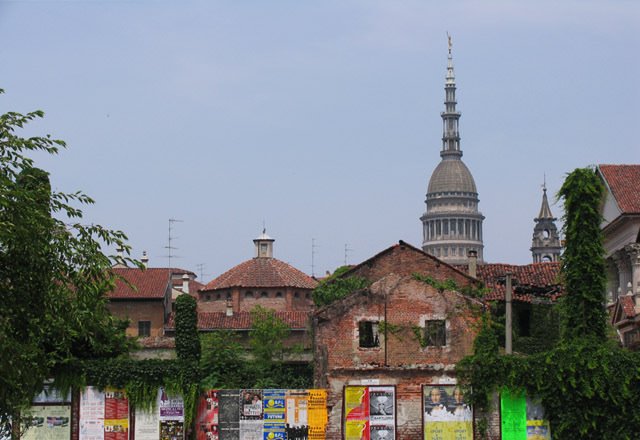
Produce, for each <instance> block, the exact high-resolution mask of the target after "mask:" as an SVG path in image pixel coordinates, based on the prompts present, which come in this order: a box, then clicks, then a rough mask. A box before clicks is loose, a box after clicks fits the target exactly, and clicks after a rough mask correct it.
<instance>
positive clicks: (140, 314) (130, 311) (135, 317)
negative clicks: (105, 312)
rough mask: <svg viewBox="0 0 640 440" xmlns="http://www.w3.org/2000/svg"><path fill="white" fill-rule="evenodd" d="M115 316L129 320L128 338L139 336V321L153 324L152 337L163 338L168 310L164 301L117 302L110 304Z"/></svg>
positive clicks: (128, 300)
mask: <svg viewBox="0 0 640 440" xmlns="http://www.w3.org/2000/svg"><path fill="white" fill-rule="evenodd" d="M108 307H109V310H110V311H111V314H112V315H113V316H117V317H118V318H120V319H128V320H129V326H128V327H127V336H138V321H150V322H151V334H150V336H163V335H164V324H165V314H166V309H165V306H164V299H160V300H151V299H150V300H143V299H140V300H131V299H127V300H115V299H112V300H111V301H110V302H109V304H108Z"/></svg>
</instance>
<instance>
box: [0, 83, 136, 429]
mask: <svg viewBox="0 0 640 440" xmlns="http://www.w3.org/2000/svg"><path fill="white" fill-rule="evenodd" d="M0 93H2V90H0ZM43 115H44V114H43V112H41V111H35V112H31V113H27V114H20V113H17V112H8V113H5V114H3V115H0V291H1V292H2V300H3V301H2V307H1V308H0V353H2V356H0V371H2V374H0V426H1V425H4V424H5V422H6V421H7V418H8V417H9V416H10V415H11V414H12V413H15V411H16V410H18V409H19V408H22V407H25V406H28V405H29V403H30V401H31V398H32V397H33V396H34V395H35V394H36V393H37V392H39V391H40V389H41V387H42V383H43V381H44V379H46V378H47V377H52V376H54V375H55V372H56V371H57V370H59V369H61V368H64V366H65V365H68V364H70V363H71V362H73V361H74V360H75V359H78V358H86V357H91V358H106V357H113V356H117V355H119V354H121V353H126V352H127V350H128V347H129V345H128V342H127V340H126V337H125V335H124V330H123V326H122V323H120V322H119V321H118V320H116V319H114V318H113V317H112V316H111V315H110V314H109V312H108V310H107V307H106V298H105V292H106V291H107V290H109V289H111V288H112V287H113V283H114V280H113V275H112V274H111V273H110V271H109V269H110V268H111V266H112V264H113V262H114V258H115V257H109V256H107V255H105V254H104V253H103V251H102V249H103V246H105V245H107V246H114V247H116V246H118V247H123V248H124V249H125V250H127V251H128V249H129V248H128V246H126V243H125V240H126V237H125V235H124V234H123V233H122V232H120V231H110V230H108V229H105V228H103V227H101V226H98V225H89V226H87V225H83V224H82V223H81V221H82V211H81V210H80V209H78V208H77V207H74V206H72V204H79V205H87V204H91V203H93V200H91V199H90V198H89V197H87V196H86V195H84V194H82V193H80V192H76V193H72V194H65V193H59V192H55V191H52V190H51V186H50V184H49V178H48V174H47V173H46V172H45V171H43V170H41V169H38V168H37V167H36V166H35V164H34V161H33V159H32V158H30V157H29V155H32V154H33V153H37V152H44V153H49V154H56V153H57V151H58V148H61V147H64V146H65V144H64V142H63V141H60V140H55V139H52V138H51V137H50V136H49V135H47V136H33V137H28V138H26V137H22V136H21V135H20V131H21V130H22V129H23V128H24V127H25V126H26V125H27V124H28V123H29V122H31V121H33V120H35V119H38V118H41V117H43ZM127 260H128V261H131V260H130V259H127Z"/></svg>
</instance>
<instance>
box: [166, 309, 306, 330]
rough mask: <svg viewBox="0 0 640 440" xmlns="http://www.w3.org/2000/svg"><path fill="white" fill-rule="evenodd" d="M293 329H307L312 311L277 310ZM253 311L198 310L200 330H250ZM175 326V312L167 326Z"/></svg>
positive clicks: (277, 314) (278, 314) (170, 327)
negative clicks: (229, 314) (230, 312)
mask: <svg viewBox="0 0 640 440" xmlns="http://www.w3.org/2000/svg"><path fill="white" fill-rule="evenodd" d="M275 316H276V317H277V318H279V319H281V320H282V321H283V322H284V323H285V324H287V325H288V326H289V328H291V329H306V328H307V324H308V321H309V317H310V316H311V312H275ZM251 323H252V319H251V313H250V312H237V313H234V314H233V315H232V316H227V314H226V313H225V312H198V329H199V330H222V329H225V330H249V329H251ZM174 327H175V321H174V315H173V313H172V314H171V316H169V322H168V323H167V328H169V329H173V328H174Z"/></svg>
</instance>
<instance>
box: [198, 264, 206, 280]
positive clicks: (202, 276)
mask: <svg viewBox="0 0 640 440" xmlns="http://www.w3.org/2000/svg"><path fill="white" fill-rule="evenodd" d="M196 268H197V269H198V272H200V282H203V280H204V276H205V275H209V274H208V273H204V263H198V264H196Z"/></svg>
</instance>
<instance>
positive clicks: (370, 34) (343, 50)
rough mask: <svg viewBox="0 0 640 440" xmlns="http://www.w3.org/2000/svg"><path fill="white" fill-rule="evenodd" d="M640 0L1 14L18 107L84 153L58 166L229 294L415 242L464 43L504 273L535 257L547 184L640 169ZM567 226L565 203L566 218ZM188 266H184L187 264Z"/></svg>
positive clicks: (162, 4)
mask: <svg viewBox="0 0 640 440" xmlns="http://www.w3.org/2000/svg"><path fill="white" fill-rule="evenodd" d="M639 25H640V2H637V1H633V0H629V1H585V0H579V1H529V2H525V1H512V2H510V1H455V2H453V1H450V2H444V1H373V0H363V1H350V0H335V1H316V2H312V1H293V0H292V1H264V0H263V1H236V0H233V1H201V2H200V1H177V0H176V1H154V0H146V1H144V0H140V1H28V0H23V1H2V0H0V41H1V42H2V43H1V44H0V87H1V88H4V89H5V90H6V94H5V95H4V96H0V112H5V111H8V110H16V111H22V112H25V111H29V110H33V109H42V110H44V111H45V112H46V118H45V119H44V120H43V121H42V122H38V123H37V124H33V127H32V129H30V130H29V132H28V133H39V134H43V133H51V134H52V135H53V136H54V137H57V138H61V139H64V140H66V141H67V142H68V149H67V150H65V151H63V152H62V153H61V154H60V155H58V156H57V157H54V158H41V159H40V160H39V162H38V163H39V164H40V165H41V166H42V167H44V168H46V169H47V170H49V171H50V172H51V174H52V182H53V185H54V187H55V188H56V189H58V190H60V191H67V192H69V191H75V190H77V189H81V190H83V191H84V192H86V193H87V194H89V195H90V196H92V197H93V198H95V199H96V201H97V204H96V205H95V206H93V207H91V208H89V209H87V211H86V214H87V220H88V221H92V222H97V223H101V224H104V225H108V226H110V227H113V228H117V229H122V230H124V231H125V232H126V233H127V234H128V236H129V238H130V242H131V245H132V246H133V248H134V255H135V256H140V254H141V253H142V251H143V250H147V251H148V253H149V256H150V259H151V265H152V266H166V265H167V259H166V258H164V256H166V255H167V250H166V249H164V246H166V245H167V238H168V231H167V228H168V219H169V218H176V219H180V220H183V222H182V223H176V224H175V229H174V235H175V241H174V246H175V247H177V248H178V249H177V250H175V251H174V253H175V254H177V255H179V256H180V257H181V258H179V259H175V260H173V261H172V265H177V266H180V267H184V268H187V269H191V270H194V271H196V272H199V270H197V265H198V264H201V263H202V264H204V277H203V278H204V280H203V281H205V282H207V281H209V280H211V279H212V278H213V277H215V276H217V275H219V274H221V273H222V272H224V271H225V270H227V269H229V268H230V267H232V266H234V265H236V264H238V263H240V262H241V261H243V260H245V259H248V258H251V257H252V256H253V243H252V242H251V240H252V239H253V238H254V237H256V236H257V235H259V233H260V232H261V229H262V224H263V221H264V222H266V226H267V232H268V234H269V235H271V236H273V237H274V238H275V239H276V242H275V256H276V257H277V258H279V259H281V260H284V261H287V262H289V263H291V264H293V265H294V266H296V267H298V268H299V269H301V270H303V271H305V272H307V273H311V254H312V252H311V243H312V239H315V242H316V245H317V247H316V249H315V273H316V274H320V273H323V272H324V271H325V270H333V269H335V268H336V267H337V266H339V265H341V264H342V263H343V262H344V248H345V244H348V247H349V248H350V249H352V250H351V251H350V252H349V254H348V262H350V263H357V262H360V261H362V260H364V259H366V258H368V257H370V256H372V255H374V254H375V253H377V252H379V251H381V250H383V249H384V248H386V247H388V246H390V245H392V244H394V243H396V242H397V241H398V240H399V239H403V240H405V241H407V242H409V243H412V244H414V245H415V246H418V247H419V246H420V245H421V242H422V235H421V234H422V226H421V223H420V220H419V217H420V216H421V215H422V213H423V212H424V209H425V205H424V198H425V192H426V188H427V182H428V179H429V177H430V176H431V172H432V171H433V169H434V168H435V166H436V165H437V164H438V162H439V160H440V156H439V154H438V153H439V150H440V147H441V140H440V139H441V136H442V129H441V119H440V112H441V111H442V110H443V100H444V90H443V87H444V76H445V71H446V54H447V40H446V32H447V31H448V32H449V33H450V34H451V35H452V36H453V44H454V48H453V51H454V63H455V68H456V79H457V85H458V95H457V97H458V108H459V110H460V111H461V112H462V118H461V121H460V128H461V135H462V144H461V145H462V149H463V151H464V157H463V160H464V161H465V163H466V164H467V166H468V167H469V168H470V170H471V172H472V173H473V175H474V177H475V180H476V184H477V187H478V191H479V194H480V209H481V211H482V212H483V214H484V215H485V216H486V220H485V222H484V244H485V259H486V260H488V261H491V262H507V263H516V264H525V263H528V262H530V261H531V254H530V251H529V247H530V246H531V235H532V230H533V218H534V217H535V216H536V215H537V213H538V210H539V208H540V202H541V195H542V192H541V184H542V181H543V176H544V175H545V173H546V179H547V186H548V188H549V191H550V193H554V194H555V192H556V191H557V190H558V188H559V186H560V185H561V182H562V179H563V176H564V175H565V173H567V172H569V171H571V170H573V169H574V168H576V167H584V166H587V165H590V164H598V163H640V143H639V142H638V133H637V132H636V130H637V129H638V127H639V125H640V85H639V80H640V61H639V58H640V57H639V54H640V32H639V31H638V28H639ZM551 209H552V211H553V213H554V214H556V215H558V216H560V215H561V208H560V206H559V205H557V204H554V205H552V207H551ZM173 263H175V264H173Z"/></svg>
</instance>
